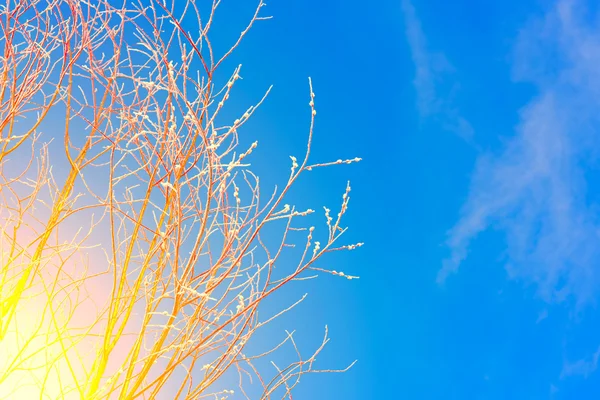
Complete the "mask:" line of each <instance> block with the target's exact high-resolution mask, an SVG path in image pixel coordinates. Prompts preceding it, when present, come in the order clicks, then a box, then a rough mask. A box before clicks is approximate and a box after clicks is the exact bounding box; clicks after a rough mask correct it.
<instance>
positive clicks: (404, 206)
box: [217, 0, 600, 400]
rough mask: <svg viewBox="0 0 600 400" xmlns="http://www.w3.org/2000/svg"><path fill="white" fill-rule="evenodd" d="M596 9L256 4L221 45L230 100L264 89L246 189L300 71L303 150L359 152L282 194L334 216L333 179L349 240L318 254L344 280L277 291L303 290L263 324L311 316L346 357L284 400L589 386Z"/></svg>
mask: <svg viewBox="0 0 600 400" xmlns="http://www.w3.org/2000/svg"><path fill="white" fill-rule="evenodd" d="M227 3H230V4H229V5H227ZM231 3H235V4H231ZM239 4H241V3H238V2H237V1H235V0H234V1H233V2H231V1H230V2H227V1H224V2H223V6H222V7H223V11H222V13H223V15H228V17H227V18H230V19H228V23H223V22H222V21H223V20H221V25H220V28H219V29H223V31H224V32H225V31H228V32H233V33H234V37H235V35H236V34H237V33H236V32H238V29H239V28H238V25H239V26H242V25H241V23H242V22H243V21H245V20H246V19H247V18H248V16H249V12H251V10H250V8H248V9H245V8H243V7H238V5H239ZM597 4H598V3H597V2H594V1H584V0H570V1H567V0H564V1H545V0H544V1H542V0H535V1H534V0H520V1H514V0H513V1H511V0H508V1H487V2H482V1H473V0H456V1H445V0H412V1H410V0H396V1H389V0H385V1H380V2H372V3H369V2H364V1H357V0H343V1H342V0H302V1H299V0H293V1H281V0H279V1H278V0H274V1H270V2H268V6H267V7H266V8H265V11H266V12H267V13H269V14H270V15H273V16H274V18H273V19H272V20H269V21H263V22H261V23H259V24H257V25H256V27H255V28H253V31H252V32H251V34H250V35H249V36H248V39H247V40H246V41H245V42H244V43H243V45H242V46H241V47H240V49H239V51H238V52H237V53H235V55H234V57H232V65H236V64H238V63H242V64H243V69H242V73H241V75H242V77H243V78H244V80H243V81H242V85H241V86H240V89H239V92H237V97H236V98H237V100H239V101H241V102H242V103H243V102H248V103H250V102H255V101H257V100H258V99H259V98H260V96H261V95H262V93H263V92H264V90H265V89H266V88H267V87H268V86H269V85H271V84H273V85H274V88H273V92H272V93H271V95H270V96H269V98H268V100H267V101H266V102H265V104H264V105H263V106H262V108H261V110H260V112H257V113H256V114H255V116H254V117H253V119H252V120H251V122H250V123H249V124H248V126H247V129H246V132H248V133H247V134H248V137H247V140H248V141H249V142H250V141H252V140H254V139H255V138H258V139H259V142H260V144H261V146H260V147H259V150H261V151H260V152H257V153H256V156H255V160H254V164H255V167H256V168H257V169H258V172H260V171H261V170H262V171H263V174H262V175H261V179H262V183H263V185H266V186H267V187H268V186H269V185H272V184H274V183H275V182H278V181H279V182H281V180H282V179H285V176H286V174H287V171H288V168H289V165H288V164H289V158H288V156H289V155H296V156H300V155H301V154H302V150H303V148H304V143H305V139H306V132H307V126H308V121H309V111H310V110H309V108H308V106H307V103H308V84H307V77H308V76H311V77H312V79H313V84H314V88H315V92H316V95H317V96H316V99H315V101H316V107H317V110H318V116H317V129H316V135H317V136H316V140H315V143H314V146H315V147H314V153H313V155H314V160H315V161H329V160H335V159H337V158H351V157H356V156H359V157H362V158H363V159H364V161H363V162H362V163H360V164H358V165H351V166H341V167H339V168H333V169H329V170H324V171H320V172H317V171H314V172H313V175H311V176H307V177H305V178H303V179H301V181H300V182H299V185H298V187H297V189H296V191H294V192H293V193H292V196H295V197H294V198H295V199H296V204H298V205H299V206H300V208H303V206H304V205H305V206H307V207H311V208H315V209H317V210H320V209H321V206H322V205H327V206H328V207H330V208H333V209H335V208H334V207H337V206H338V205H339V200H340V199H341V195H342V193H343V191H344V188H345V183H346V179H350V180H351V182H352V188H353V191H352V194H351V201H350V207H349V214H348V218H347V220H346V222H347V223H348V225H349V226H350V231H349V232H348V236H347V240H348V243H353V242H356V241H364V242H366V245H365V246H364V247H363V248H362V249H359V250H357V251H354V252H352V253H346V254H338V255H337V256H335V257H331V258H330V262H331V265H330V267H331V268H332V269H336V270H342V271H344V272H346V273H350V274H353V275H360V277H361V279H360V280H356V281H347V280H344V279H339V278H338V279H336V278H335V277H331V276H323V277H321V279H320V280H318V281H312V282H310V283H306V284H303V286H302V287H298V288H297V292H298V293H295V292H294V290H296V289H292V291H291V292H290V293H289V294H290V296H291V297H293V296H294V295H296V294H301V293H304V292H306V291H308V292H309V297H308V298H307V300H306V302H305V303H304V304H303V305H302V306H300V308H298V309H297V310H296V312H295V313H294V314H290V316H288V317H286V318H285V319H283V320H281V321H280V322H278V324H279V325H278V327H281V329H297V334H299V335H301V336H304V337H306V338H307V339H306V344H307V345H310V343H311V342H314V341H318V340H319V339H320V337H321V334H322V330H323V326H324V325H325V324H326V323H327V324H328V325H329V329H330V335H331V337H332V342H331V343H330V344H329V345H328V348H327V350H326V351H325V352H324V353H323V356H322V357H320V358H319V363H320V366H321V367H343V366H345V365H346V364H348V363H350V362H351V361H352V360H354V359H355V358H356V359H358V363H357V364H356V365H355V367H354V368H353V369H351V370H350V371H349V372H347V373H345V374H341V375H327V376H323V375H321V376H310V377H307V378H306V379H304V380H303V384H301V385H300V386H301V387H300V388H299V389H298V392H297V397H298V398H299V399H315V400H320V399H375V398H377V399H442V398H443V399H547V398H552V399H588V398H589V399H591V398H596V397H595V396H596V395H597V394H598V393H600V372H598V371H596V368H597V362H598V357H599V356H600V347H599V346H600V335H598V331H599V329H598V328H599V327H600V313H598V312H597V310H596V308H597V300H598V297H599V296H598V295H599V294H600V274H599V273H598V272H597V271H596V268H597V264H598V262H599V261H600V246H599V245H600V237H599V233H598V232H600V220H599V218H598V216H599V215H600V214H599V211H598V204H599V203H598V201H599V200H600V190H599V189H598V188H600V186H599V185H598V183H599V182H600V174H599V169H598V166H599V165H598V162H597V161H596V160H597V156H598V151H600V140H599V139H598V135H597V129H598V127H599V126H600V120H599V118H600V112H598V110H599V107H600V68H598V65H600V23H599V21H600V19H599V17H600V13H599V12H598V11H599V10H598V5H597ZM217 22H218V21H217ZM223 35H225V34H223ZM223 38H224V39H223V42H224V43H225V42H226V40H225V36H223ZM217 40H218V39H217ZM225 69H226V68H225ZM275 166H282V167H281V168H278V167H275ZM279 170H280V171H281V173H280V174H279V173H278V172H277V171H279ZM291 297H290V298H291ZM309 350H310V348H309Z"/></svg>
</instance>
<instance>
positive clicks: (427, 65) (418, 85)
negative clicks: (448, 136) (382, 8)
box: [401, 0, 473, 140]
mask: <svg viewBox="0 0 600 400" xmlns="http://www.w3.org/2000/svg"><path fill="white" fill-rule="evenodd" d="M401 6H402V13H403V15H404V26H405V30H406V39H407V41H408V45H409V48H410V53H411V57H412V60H413V63H414V65H415V78H414V80H413V85H414V87H415V91H416V94H417V109H418V111H419V114H420V116H421V118H424V119H427V118H431V119H433V120H434V121H436V122H437V123H439V124H440V125H441V126H442V127H443V128H444V129H447V130H449V131H452V132H454V133H456V134H458V135H459V136H461V137H463V138H464V139H466V140H470V139H471V137H472V135H473V129H472V127H471V125H470V124H469V122H468V121H467V120H466V119H464V118H463V117H462V116H461V115H460V113H459V110H458V109H457V108H456V107H455V106H454V105H453V104H452V97H453V93H454V92H455V91H456V90H457V89H458V83H457V82H456V80H455V79H454V77H453V74H454V67H453V66H452V64H451V63H450V62H449V61H448V59H447V58H446V56H445V55H444V54H443V53H441V52H432V51H430V50H429V49H428V45H427V39H426V37H425V34H424V32H423V29H422V27H421V21H420V20H419V18H418V16H417V12H416V10H415V7H414V6H413V4H412V3H411V2H410V0H402V2H401Z"/></svg>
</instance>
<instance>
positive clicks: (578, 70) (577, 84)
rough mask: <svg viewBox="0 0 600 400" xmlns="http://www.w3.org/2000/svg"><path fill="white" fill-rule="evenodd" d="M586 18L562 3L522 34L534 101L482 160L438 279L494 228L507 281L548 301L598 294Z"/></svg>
mask: <svg viewBox="0 0 600 400" xmlns="http://www.w3.org/2000/svg"><path fill="white" fill-rule="evenodd" d="M587 14H588V13H587V10H586V9H585V4H583V3H580V2H577V1H568V0H565V1H559V2H558V3H557V4H556V6H555V7H554V8H552V9H550V10H548V12H547V13H546V14H545V15H543V16H542V17H540V18H537V19H534V20H532V21H531V22H530V23H529V24H528V25H527V26H526V27H525V28H524V29H523V30H522V32H521V34H520V36H519V39H518V42H517V46H516V50H515V67H514V73H515V78H516V79H519V80H524V81H528V82H531V83H533V84H535V85H536V87H537V89H538V94H537V96H536V97H535V98H534V99H533V100H532V101H531V102H530V103H529V104H528V105H527V106H526V107H525V108H524V109H523V110H521V113H520V123H519V125H518V126H517V127H516V129H515V133H514V136H512V137H511V138H510V139H509V141H508V142H507V144H506V146H505V148H504V149H503V150H502V151H501V152H500V153H499V154H490V153H486V154H481V155H480V156H479V158H478V161H477V163H476V167H475V171H474V173H473V176H472V180H471V185H470V191H469V194H468V198H467V200H466V202H465V204H464V206H463V208H462V211H461V214H460V219H459V221H458V222H457V223H456V225H455V226H454V227H453V228H452V230H451V231H450V233H449V237H448V242H447V243H448V246H449V248H450V250H451V254H450V256H449V258H448V259H446V260H445V261H444V265H443V268H442V270H441V271H440V273H439V275H438V281H440V282H442V281H444V280H445V279H446V278H447V276H448V275H449V274H451V273H453V272H455V271H457V270H458V268H459V266H460V264H461V263H462V262H463V261H464V260H465V258H466V257H467V254H468V251H469V248H470V244H471V242H472V241H473V239H474V238H475V237H476V236H478V235H479V234H480V233H482V232H483V231H486V230H488V229H490V228H495V229H500V230H501V231H502V232H504V234H505V237H506V242H507V270H508V273H509V275H510V276H511V277H513V278H516V279H522V280H524V281H526V282H528V283H534V284H535V285H536V286H537V288H538V292H539V294H540V295H541V296H542V297H543V298H544V299H545V300H547V301H563V300H565V299H567V298H574V299H575V300H577V301H578V302H581V301H583V302H585V301H587V300H591V299H592V298H593V297H595V296H596V295H597V292H598V288H599V285H598V283H600V282H599V281H600V273H599V269H598V266H599V265H598V264H599V263H600V234H599V232H600V224H599V218H598V213H597V212H596V211H597V204H594V202H593V201H592V200H591V199H590V196H589V194H590V191H589V190H588V189H589V187H590V182H589V178H588V176H589V172H590V171H595V170H597V162H596V161H595V159H596V158H597V156H598V153H599V151H600V137H599V135H598V129H599V128H600V120H599V117H600V69H599V68H598V65H600V26H599V25H598V23H597V22H595V21H598V19H594V20H593V21H594V22H591V21H592V19H590V18H585V17H584V16H585V15H587Z"/></svg>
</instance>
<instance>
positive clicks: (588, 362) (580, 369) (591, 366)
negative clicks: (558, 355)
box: [560, 347, 600, 378]
mask: <svg viewBox="0 0 600 400" xmlns="http://www.w3.org/2000/svg"><path fill="white" fill-rule="evenodd" d="M599 358H600V347H599V348H598V350H596V352H595V353H594V354H592V356H591V357H589V358H588V359H582V360H577V361H575V362H567V363H565V365H564V366H563V370H562V372H561V374H560V376H561V378H566V377H569V376H573V375H583V377H584V378H587V377H588V376H589V375H591V374H592V373H593V372H594V371H596V369H598V359H599Z"/></svg>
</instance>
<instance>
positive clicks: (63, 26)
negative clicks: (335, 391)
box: [0, 0, 362, 400]
mask: <svg viewBox="0 0 600 400" xmlns="http://www.w3.org/2000/svg"><path fill="white" fill-rule="evenodd" d="M219 3H220V0H213V2H212V3H210V2H207V1H200V0H187V1H183V2H180V1H173V2H172V3H165V2H164V1H163V0H140V1H139V2H131V1H126V2H125V3H124V4H117V2H115V1H112V0H110V1H109V0H7V1H6V3H5V4H3V5H1V6H0V29H1V35H0V48H1V49H2V50H1V51H2V55H1V57H0V252H1V254H0V257H1V259H0V265H1V271H0V398H1V399H65V398H68V399H70V398H73V399H86V400H92V399H113V398H114V399H123V400H125V399H127V400H130V399H169V400H171V399H201V398H215V399H223V398H248V399H250V398H252V399H269V398H273V397H277V398H290V399H291V398H292V394H291V393H292V390H293V389H294V387H295V386H296V385H297V384H298V382H299V380H300V376H302V375H303V374H306V373H315V372H328V371H329V372H333V371H339V370H320V369H317V368H316V366H315V359H316V356H317V355H318V354H319V352H320V351H321V350H322V349H323V347H324V346H325V344H326V343H327V341H328V340H329V339H328V337H327V332H325V337H324V339H323V341H322V343H321V345H320V346H318V347H317V348H316V349H312V350H311V352H310V353H309V355H308V356H306V355H305V354H303V352H302V351H301V350H300V348H299V347H300V346H298V345H297V341H296V340H295V339H294V335H293V333H290V332H288V333H286V335H285V337H283V339H282V340H281V341H279V340H278V341H277V342H276V343H271V346H270V348H269V349H267V350H261V351H257V349H258V348H259V347H260V346H252V340H256V338H257V337H259V335H260V332H261V330H264V327H265V326H266V325H267V324H269V323H270V322H271V321H273V320H274V319H275V318H278V317H279V316H281V315H282V314H283V313H286V312H288V311H290V310H291V309H292V308H293V307H294V306H295V305H296V304H298V302H299V301H301V300H302V299H300V300H299V301H298V302H296V303H294V302H291V304H288V305H282V306H280V307H279V308H278V309H277V311H275V312H272V308H270V309H269V310H270V313H266V312H261V313H260V314H259V311H260V310H264V308H263V307H262V306H261V305H263V304H264V302H265V300H267V299H268V298H270V297H271V296H272V295H273V294H274V293H276V292H280V291H282V290H285V288H286V287H288V285H289V284H290V283H291V282H292V281H298V280H305V279H308V278H311V277H313V275H314V274H317V273H331V274H334V275H338V276H342V277H344V278H347V279H353V278H355V277H354V276H349V275H345V274H344V273H342V272H336V271H332V270H327V269H325V268H321V267H319V266H318V264H317V263H316V262H317V260H319V259H320V258H321V257H323V256H325V255H329V254H326V253H332V252H336V251H341V250H353V249H355V248H356V247H359V246H361V245H362V243H358V244H351V245H343V244H340V243H339V242H340V237H341V236H342V235H343V233H344V232H345V230H346V228H345V227H344V226H343V221H342V219H343V217H344V215H345V213H346V211H347V208H348V201H349V198H350V197H349V192H350V185H349V184H348V185H347V187H346V190H345V192H344V193H343V196H342V198H341V206H340V208H339V211H338V212H337V213H335V212H333V213H332V211H330V210H329V209H327V208H325V217H324V223H323V227H322V228H323V231H324V233H323V234H322V235H320V236H319V237H322V239H321V242H319V241H317V240H316V239H317V232H320V231H321V230H320V229H316V230H315V228H314V227H310V226H307V224H306V222H304V221H307V216H308V215H309V214H311V213H313V210H310V209H308V210H302V209H297V208H296V207H294V206H291V205H289V204H286V198H287V197H288V196H289V193H288V192H289V189H290V188H291V187H292V185H294V183H295V182H296V181H297V179H298V177H299V176H300V175H301V174H305V173H306V172H307V171H311V170H314V169H318V168H322V167H329V166H334V165H337V164H350V163H353V162H357V161H360V159H358V158H355V159H348V160H337V161H333V162H324V163H315V162H313V161H312V159H311V157H310V152H311V143H312V136H313V127H314V123H315V117H316V111H315V96H314V93H313V89H312V84H311V83H310V81H309V84H310V85H309V91H308V93H309V98H308V101H307V102H308V104H309V108H308V109H307V126H308V121H310V125H309V126H308V132H307V147H306V148H305V155H304V156H303V157H300V158H299V159H296V158H295V157H291V168H290V170H289V177H288V178H287V181H286V182H284V184H283V185H281V188H280V189H276V190H275V191H274V192H272V193H270V194H268V195H264V193H263V192H261V191H259V179H258V177H257V176H256V175H255V174H254V173H253V172H252V170H251V169H250V160H251V159H252V157H254V156H256V154H254V153H257V152H258V150H257V142H254V143H252V144H251V145H250V146H246V147H242V145H241V144H240V141H239V137H238V132H240V131H242V130H243V129H244V125H245V124H246V122H247V121H248V119H249V118H250V117H251V116H252V114H253V113H254V112H255V111H256V110H257V107H258V106H259V105H260V103H262V101H263V100H264V99H265V97H266V94H265V97H263V98H262V100H260V101H258V102H257V104H255V105H253V106H251V107H249V108H247V110H246V111H244V112H242V113H240V115H232V112H231V111H229V110H228V105H229V104H231V103H232V102H231V101H230V95H232V93H233V91H234V88H235V87H236V85H237V86H239V80H240V75H241V73H242V71H241V67H239V66H238V67H236V68H231V70H229V71H226V70H224V69H225V68H229V67H226V65H227V64H228V63H226V62H225V61H226V60H228V59H230V58H231V55H232V54H233V52H234V51H235V50H236V48H237V47H238V46H239V44H240V42H241V41H242V40H243V39H244V37H245V36H246V35H247V33H248V32H249V30H250V28H251V27H252V26H253V24H255V23H257V22H258V21H260V20H263V19H266V18H268V17H266V16H264V15H263V11H264V5H265V4H264V3H262V2H259V4H258V5H257V7H256V9H255V11H254V14H253V15H251V16H250V18H249V21H248V24H247V26H246V27H244V28H243V31H242V33H241V34H240V35H239V38H238V39H237V40H235V41H234V42H233V43H231V46H230V47H228V48H227V49H226V50H223V49H218V48H216V46H215V47H213V45H212V44H211V41H210V40H209V37H211V29H212V28H213V25H214V21H215V15H218V13H219V10H218V6H219ZM267 93H268V91H267ZM270 229H271V230H270ZM294 242H295V244H292V243H294ZM290 254H291V255H293V256H294V257H295V258H293V261H291V260H292V256H290ZM286 346H287V348H289V349H292V353H293V354H294V358H293V360H292V362H290V363H288V364H287V365H285V366H284V365H279V364H278V363H275V362H274V361H273V362H271V363H268V362H267V363H265V360H267V361H269V360H270V357H271V356H273V355H274V354H275V353H276V352H278V351H281V350H282V349H284V348H286ZM271 361H272V360H271ZM343 370H345V369H342V370H341V371H343Z"/></svg>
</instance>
